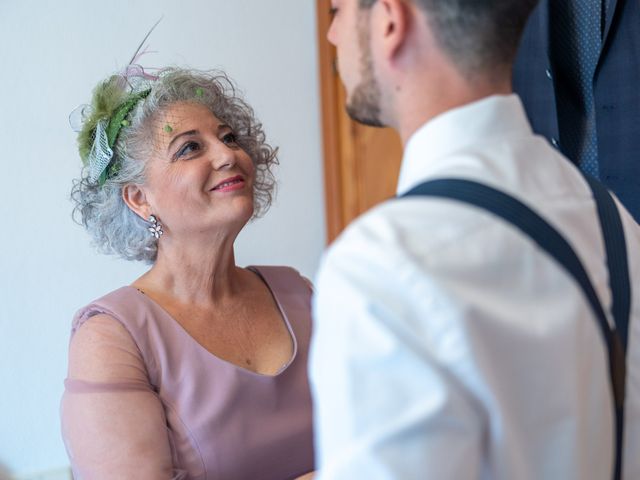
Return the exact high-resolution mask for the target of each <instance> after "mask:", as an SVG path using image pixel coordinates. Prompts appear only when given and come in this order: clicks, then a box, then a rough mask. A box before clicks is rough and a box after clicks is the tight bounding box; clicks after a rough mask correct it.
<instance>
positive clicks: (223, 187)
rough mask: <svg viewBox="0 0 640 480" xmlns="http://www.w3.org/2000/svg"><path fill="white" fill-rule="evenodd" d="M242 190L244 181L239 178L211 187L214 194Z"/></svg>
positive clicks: (229, 179)
mask: <svg viewBox="0 0 640 480" xmlns="http://www.w3.org/2000/svg"><path fill="white" fill-rule="evenodd" d="M242 188H244V179H243V178H242V177H241V176H237V177H233V178H228V179H226V180H223V181H222V182H220V183H219V184H218V185H216V186H215V187H213V190H214V191H216V192H233V191H235V190H241V189H242Z"/></svg>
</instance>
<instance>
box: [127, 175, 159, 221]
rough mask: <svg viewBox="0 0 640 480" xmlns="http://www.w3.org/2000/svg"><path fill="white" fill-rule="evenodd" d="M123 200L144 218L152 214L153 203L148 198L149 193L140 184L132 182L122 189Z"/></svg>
mask: <svg viewBox="0 0 640 480" xmlns="http://www.w3.org/2000/svg"><path fill="white" fill-rule="evenodd" d="M122 200H124V203H126V204H127V206H128V207H129V208H130V209H131V210H132V211H133V212H134V213H136V214H137V215H138V216H140V217H141V218H142V219H143V220H146V219H147V218H149V215H151V213H152V212H151V205H149V201H148V200H147V195H146V193H145V191H144V190H143V188H142V187H141V186H140V185H136V184H135V183H130V184H128V185H125V186H124V188H123V189H122Z"/></svg>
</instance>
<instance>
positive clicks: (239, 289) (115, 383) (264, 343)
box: [62, 66, 313, 480]
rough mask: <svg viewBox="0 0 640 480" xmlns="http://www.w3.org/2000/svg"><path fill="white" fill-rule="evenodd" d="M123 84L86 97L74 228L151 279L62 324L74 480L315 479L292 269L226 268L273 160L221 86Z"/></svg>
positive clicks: (181, 76) (130, 77)
mask: <svg viewBox="0 0 640 480" xmlns="http://www.w3.org/2000/svg"><path fill="white" fill-rule="evenodd" d="M132 71H133V72H134V73H131V72H132ZM135 72H136V69H135V68H134V69H132V68H131V66H130V68H128V73H125V74H122V75H115V76H112V77H111V78H109V79H107V80H106V81H104V82H102V83H101V84H100V85H99V86H98V87H97V88H96V90H95V92H94V96H93V101H92V105H91V107H88V108H85V109H84V111H83V117H82V121H83V126H82V131H81V133H80V135H79V146H80V154H81V157H82V158H83V160H84V161H85V164H86V165H87V167H86V168H85V169H83V174H82V176H81V178H80V179H79V180H78V181H76V182H75V184H74V189H73V193H72V198H73V199H74V200H75V202H76V213H77V214H79V216H80V220H81V223H82V224H83V225H84V226H85V227H86V229H87V230H88V231H89V233H90V234H91V235H92V236H93V239H94V241H95V243H96V244H97V245H98V246H99V247H101V249H102V250H104V251H105V252H107V253H115V254H118V255H120V256H121V257H123V258H125V259H128V260H142V261H146V262H149V263H150V264H151V268H150V270H149V271H148V272H146V273H145V274H144V275H142V276H141V277H140V278H138V279H137V280H135V281H134V282H133V283H132V284H131V285H129V286H124V287H122V288H119V289H118V290H115V291H113V292H111V293H109V294H107V295H106V296H104V297H102V298H100V299H98V300H95V301H94V302H92V303H90V304H89V305H88V306H86V307H84V308H82V309H81V310H80V311H79V312H78V313H77V314H76V317H75V318H74V321H73V327H72V337H71V342H70V349H69V372H68V378H67V379H66V381H65V393H64V396H63V400H62V426H63V436H64V439H65V443H66V446H67V450H68V453H69V456H70V459H71V463H72V467H73V470H74V473H75V475H76V477H77V478H83V479H85V478H86V479H94V478H96V479H97V478H110V479H111V478H122V479H124V478H135V479H154V480H157V479H163V478H165V479H169V478H180V479H205V478H208V479H234V480H241V479H274V480H276V479H277V480H282V479H286V478H296V477H297V476H299V475H302V474H305V473H307V472H309V471H311V470H312V469H313V445H312V432H311V400H310V394H309V386H308V383H307V377H306V365H307V348H308V343H309V336H310V315H309V303H310V295H311V291H310V287H309V285H308V283H307V282H306V281H305V279H304V278H302V277H301V276H300V275H299V274H298V273H297V272H296V271H295V270H293V269H290V268H285V267H249V268H246V269H245V268H239V267H238V266H236V263H235V259H234V247H233V245H234V241H235V239H236V237H237V235H238V233H239V232H240V230H242V228H243V227H244V226H245V224H246V223H247V222H248V221H249V220H250V219H251V218H252V217H254V216H256V215H258V214H259V213H262V212H263V211H264V210H265V209H266V208H267V207H268V205H269V203H270V200H271V192H272V187H273V184H274V182H273V178H272V176H271V173H270V166H271V165H272V164H273V163H274V162H275V159H276V151H275V150H274V149H272V148H271V147H270V146H269V145H268V144H266V143H265V136H264V133H263V131H262V128H261V125H260V124H259V123H258V122H257V121H256V119H255V117H254V115H253V111H252V110H251V108H250V107H249V106H248V105H247V104H246V103H245V102H244V101H243V100H241V99H240V98H239V97H238V96H237V95H236V92H235V90H234V88H233V86H232V84H231V83H230V81H229V80H228V79H227V77H226V76H225V75H224V74H220V73H204V72H194V71H188V70H182V69H167V70H165V71H162V72H161V73H160V74H159V75H158V76H157V77H154V76H150V75H148V74H145V73H144V72H142V71H141V70H140V69H137V73H135Z"/></svg>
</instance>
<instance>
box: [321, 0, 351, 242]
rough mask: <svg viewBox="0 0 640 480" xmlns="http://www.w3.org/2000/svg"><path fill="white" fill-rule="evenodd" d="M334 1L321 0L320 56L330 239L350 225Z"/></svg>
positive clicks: (326, 198) (329, 240)
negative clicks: (332, 33) (331, 38)
mask: <svg viewBox="0 0 640 480" xmlns="http://www.w3.org/2000/svg"><path fill="white" fill-rule="evenodd" d="M330 8H331V2H330V0H317V1H316V10H317V25H318V56H319V63H320V99H321V102H320V104H321V109H322V146H323V154H324V157H323V158H324V197H325V215H326V226H327V242H328V243H330V242H331V241H333V240H334V239H335V238H336V236H337V235H338V234H339V233H340V232H341V231H342V229H343V228H344V227H345V226H346V225H345V224H346V219H345V216H344V212H343V208H342V205H343V200H344V199H343V198H342V197H343V180H344V178H343V175H342V169H341V167H342V164H341V161H340V159H341V155H340V135H339V129H338V128H336V126H338V125H340V115H341V112H340V110H339V107H338V100H339V89H340V83H339V82H340V79H339V77H338V75H337V70H336V64H335V58H336V51H335V47H334V46H333V45H331V44H330V43H329V42H328V41H327V32H328V30H329V26H330V24H331V14H330Z"/></svg>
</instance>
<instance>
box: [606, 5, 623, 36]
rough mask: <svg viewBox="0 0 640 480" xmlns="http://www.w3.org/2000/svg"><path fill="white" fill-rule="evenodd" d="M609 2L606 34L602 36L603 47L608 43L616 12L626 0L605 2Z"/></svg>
mask: <svg viewBox="0 0 640 480" xmlns="http://www.w3.org/2000/svg"><path fill="white" fill-rule="evenodd" d="M603 1H606V2H607V18H606V19H605V24H604V34H603V35H602V46H603V47H604V45H605V44H606V43H607V37H608V36H609V30H610V29H611V24H612V23H613V17H614V16H615V13H616V10H617V8H618V7H619V6H621V5H620V4H622V3H623V2H624V0H603Z"/></svg>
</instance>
